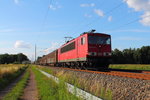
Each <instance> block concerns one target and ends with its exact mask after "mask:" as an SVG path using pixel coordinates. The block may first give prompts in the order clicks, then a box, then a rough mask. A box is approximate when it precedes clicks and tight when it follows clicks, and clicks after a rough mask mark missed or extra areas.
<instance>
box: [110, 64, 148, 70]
mask: <svg viewBox="0 0 150 100" xmlns="http://www.w3.org/2000/svg"><path fill="white" fill-rule="evenodd" d="M109 68H112V69H128V70H150V65H144V64H111V65H110V66H109Z"/></svg>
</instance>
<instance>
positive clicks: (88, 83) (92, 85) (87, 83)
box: [39, 67, 112, 100]
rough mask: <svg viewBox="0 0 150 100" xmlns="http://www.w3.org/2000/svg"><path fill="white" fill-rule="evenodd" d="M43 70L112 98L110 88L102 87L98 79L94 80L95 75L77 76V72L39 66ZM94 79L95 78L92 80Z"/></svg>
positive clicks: (107, 99)
mask: <svg viewBox="0 0 150 100" xmlns="http://www.w3.org/2000/svg"><path fill="white" fill-rule="evenodd" d="M39 68H40V69H41V70H43V71H45V72H48V73H50V74H52V75H54V76H56V77H58V78H59V79H60V80H63V81H65V82H68V83H70V84H72V85H74V86H75V87H78V88H81V89H83V90H85V91H87V92H89V93H92V94H94V95H96V96H98V97H100V98H103V99H105V100H112V91H111V90H110V89H106V88H105V87H102V86H101V84H100V83H99V82H98V80H94V79H93V77H90V76H89V77H88V78H87V77H84V74H83V76H80V77H76V75H75V74H73V73H71V72H66V73H65V72H64V71H54V72H53V71H52V70H51V69H50V68H44V67H39ZM92 79H93V80H92Z"/></svg>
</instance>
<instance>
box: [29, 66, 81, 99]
mask: <svg viewBox="0 0 150 100" xmlns="http://www.w3.org/2000/svg"><path fill="white" fill-rule="evenodd" d="M32 70H33V72H34V74H35V79H36V82H37V87H38V93H39V99H40V100H81V99H80V98H77V97H76V96H75V95H72V94H70V93H69V92H68V90H67V88H66V85H65V83H64V81H62V80H61V81H60V82H59V83H56V82H55V81H54V80H53V79H50V78H47V77H46V76H45V75H43V74H42V73H41V72H39V71H38V70H37V69H35V67H32ZM48 71H49V72H51V71H50V70H48Z"/></svg>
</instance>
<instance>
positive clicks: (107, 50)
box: [87, 33, 111, 69]
mask: <svg viewBox="0 0 150 100" xmlns="http://www.w3.org/2000/svg"><path fill="white" fill-rule="evenodd" d="M110 59H111V36H110V35H107V34H102V33H91V34H88V54H87V60H88V62H89V63H91V64H92V65H93V66H95V67H96V68H100V69H101V68H104V69H107V68H108V66H109V63H110Z"/></svg>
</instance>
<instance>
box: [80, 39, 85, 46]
mask: <svg viewBox="0 0 150 100" xmlns="http://www.w3.org/2000/svg"><path fill="white" fill-rule="evenodd" d="M84 44H85V37H82V38H81V45H84Z"/></svg>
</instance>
